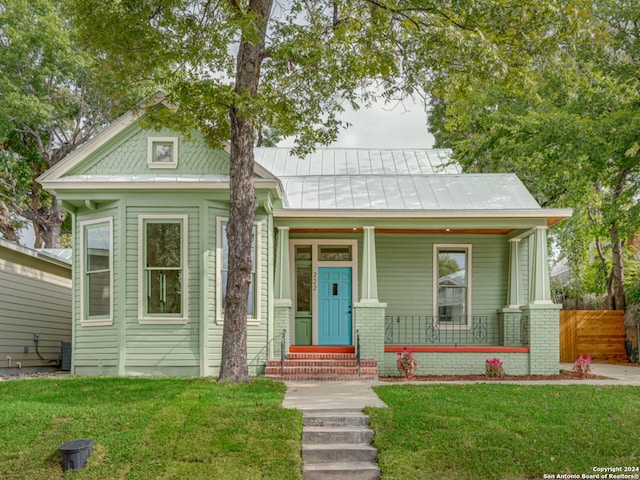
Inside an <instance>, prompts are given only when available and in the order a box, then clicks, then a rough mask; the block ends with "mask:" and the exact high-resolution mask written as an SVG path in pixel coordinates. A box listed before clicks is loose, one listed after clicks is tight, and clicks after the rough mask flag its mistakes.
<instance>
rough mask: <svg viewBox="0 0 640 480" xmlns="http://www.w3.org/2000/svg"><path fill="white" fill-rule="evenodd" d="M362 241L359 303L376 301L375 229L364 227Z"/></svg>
mask: <svg viewBox="0 0 640 480" xmlns="http://www.w3.org/2000/svg"><path fill="white" fill-rule="evenodd" d="M362 230H363V232H362V233H363V239H362V281H361V282H360V301H361V302H377V301H378V273H377V269H376V234H375V227H371V226H364V227H362Z"/></svg>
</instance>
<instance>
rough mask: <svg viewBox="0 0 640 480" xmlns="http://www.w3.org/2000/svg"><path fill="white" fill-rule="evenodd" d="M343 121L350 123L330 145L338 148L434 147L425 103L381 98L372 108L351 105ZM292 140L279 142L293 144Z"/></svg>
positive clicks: (282, 144) (285, 145)
mask: <svg viewBox="0 0 640 480" xmlns="http://www.w3.org/2000/svg"><path fill="white" fill-rule="evenodd" d="M341 120H343V121H345V122H349V123H350V124H351V126H350V127H349V128H348V129H346V130H344V131H343V132H341V133H340V135H339V137H338V139H337V140H336V141H335V142H334V143H332V144H331V145H330V146H331V147H336V148H432V147H433V143H434V138H433V135H431V133H429V131H428V126H427V114H426V113H425V111H424V108H423V106H422V105H420V104H418V103H414V102H411V101H410V100H409V101H405V102H404V103H401V104H398V103H391V104H385V103H384V101H382V100H380V101H378V102H377V103H375V104H374V105H373V106H372V107H371V108H366V109H365V108H362V109H360V110H358V111H353V110H352V109H351V108H348V109H347V111H345V112H344V114H343V115H342V117H341ZM292 145H293V139H291V138H287V139H285V140H284V141H283V142H281V143H280V146H282V147H291V146H292Z"/></svg>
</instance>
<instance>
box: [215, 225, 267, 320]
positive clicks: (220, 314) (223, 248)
mask: <svg viewBox="0 0 640 480" xmlns="http://www.w3.org/2000/svg"><path fill="white" fill-rule="evenodd" d="M227 221H228V219H227V218H218V223H217V227H218V229H217V231H218V237H217V252H218V257H217V262H216V264H217V265H218V268H217V272H216V273H217V275H216V280H217V282H216V283H217V289H216V291H217V292H218V295H217V302H216V305H217V307H216V312H217V313H216V316H217V319H218V323H221V322H222V321H224V299H225V295H226V293H227V277H228V272H229V244H228V241H227ZM260 234H261V229H260V223H259V222H254V224H253V243H252V245H251V259H252V261H251V283H250V285H249V298H248V303H247V319H248V324H249V325H252V324H253V325H257V324H259V323H260V285H259V279H260V262H259V258H258V255H257V252H259V251H260Z"/></svg>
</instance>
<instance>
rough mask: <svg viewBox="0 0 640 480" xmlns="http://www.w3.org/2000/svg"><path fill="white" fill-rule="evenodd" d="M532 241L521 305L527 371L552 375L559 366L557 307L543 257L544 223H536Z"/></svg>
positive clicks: (558, 314)
mask: <svg viewBox="0 0 640 480" xmlns="http://www.w3.org/2000/svg"><path fill="white" fill-rule="evenodd" d="M529 241H530V242H532V243H533V248H532V255H531V257H532V258H531V262H532V268H531V279H530V293H529V305H523V306H522V317H523V324H524V325H525V326H527V327H528V333H529V369H530V373H531V374H539V375H554V374H556V373H558V371H559V368H560V309H561V308H562V306H561V305H554V303H553V301H552V300H551V289H550V287H549V265H548V261H547V227H546V226H541V227H536V228H535V231H534V233H533V235H531V236H530V237H529Z"/></svg>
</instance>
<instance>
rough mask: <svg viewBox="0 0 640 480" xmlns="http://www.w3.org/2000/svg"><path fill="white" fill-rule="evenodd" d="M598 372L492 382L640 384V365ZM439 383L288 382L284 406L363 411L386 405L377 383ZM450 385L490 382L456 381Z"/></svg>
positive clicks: (608, 367)
mask: <svg viewBox="0 0 640 480" xmlns="http://www.w3.org/2000/svg"><path fill="white" fill-rule="evenodd" d="M560 368H561V369H563V370H571V369H572V368H573V365H572V364H570V363H562V364H560ZM591 371H592V373H593V374H594V375H599V376H604V377H608V378H607V379H603V380H549V381H545V380H505V381H503V382H501V381H498V380H492V381H491V383H509V384H515V385H547V384H549V385H618V386H629V385H632V386H640V367H637V366H633V365H609V364H602V363H597V364H593V365H591ZM433 383H436V382H429V383H427V382H406V381H402V382H398V383H397V384H396V383H393V382H375V381H374V382H369V381H360V382H285V384H286V385H287V392H286V393H285V396H284V401H283V403H282V406H283V407H285V408H298V409H301V410H362V409H363V408H364V407H382V408H384V407H386V404H385V403H384V402H383V401H382V400H380V398H378V395H376V393H375V392H374V391H373V388H372V387H373V386H375V385H407V384H416V385H428V384H433ZM440 383H446V384H454V385H455V384H465V383H486V382H485V381H483V380H478V381H475V382H469V381H453V382H440Z"/></svg>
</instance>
